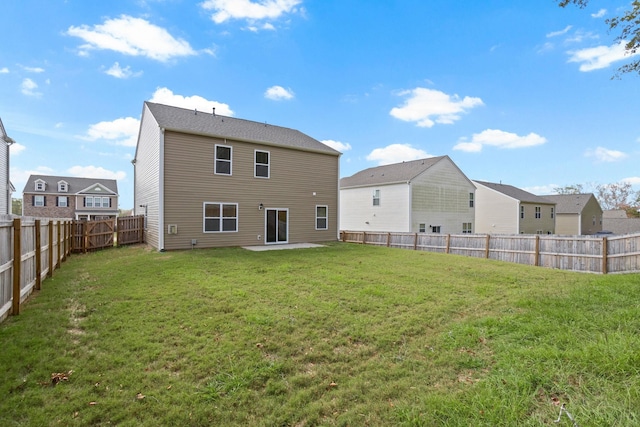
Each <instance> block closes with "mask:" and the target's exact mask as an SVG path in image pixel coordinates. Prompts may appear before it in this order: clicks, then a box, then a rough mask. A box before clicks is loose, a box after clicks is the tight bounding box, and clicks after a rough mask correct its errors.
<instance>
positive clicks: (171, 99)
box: [149, 87, 234, 116]
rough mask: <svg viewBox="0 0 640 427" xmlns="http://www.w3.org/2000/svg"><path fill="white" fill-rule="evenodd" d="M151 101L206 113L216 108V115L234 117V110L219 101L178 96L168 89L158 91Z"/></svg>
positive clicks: (196, 96)
mask: <svg viewBox="0 0 640 427" xmlns="http://www.w3.org/2000/svg"><path fill="white" fill-rule="evenodd" d="M149 101H151V102H156V103H158V104H165V105H173V106H174V107H180V108H188V109H197V110H198V111H204V112H207V113H211V112H213V109H214V108H215V109H216V114H222V115H223V116H233V115H234V112H233V110H231V108H229V105H227V104H223V103H221V102H217V101H209V100H208V99H205V98H203V97H201V96H198V95H193V96H182V95H176V94H174V93H173V92H172V91H171V90H169V89H167V88H166V87H161V88H158V89H156V91H155V92H154V93H153V96H152V97H151V99H150V100H149Z"/></svg>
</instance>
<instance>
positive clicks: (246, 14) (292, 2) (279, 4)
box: [200, 0, 302, 28]
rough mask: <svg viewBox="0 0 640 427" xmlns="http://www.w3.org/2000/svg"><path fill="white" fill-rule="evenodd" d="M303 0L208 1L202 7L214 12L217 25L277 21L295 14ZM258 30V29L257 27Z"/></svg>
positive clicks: (212, 17) (213, 15)
mask: <svg viewBox="0 0 640 427" xmlns="http://www.w3.org/2000/svg"><path fill="white" fill-rule="evenodd" d="M300 3H302V0H259V1H257V2H253V1H250V0H206V1H205V2H203V3H201V4H200V6H201V7H202V8H203V9H205V10H213V14H212V15H211V19H212V20H213V22H215V23H216V24H221V23H223V22H226V21H229V20H232V19H242V20H247V21H249V22H255V21H260V20H264V19H277V18H279V17H280V16H282V15H284V14H287V13H295V12H296V6H297V5H299V4H300ZM256 28H257V27H256Z"/></svg>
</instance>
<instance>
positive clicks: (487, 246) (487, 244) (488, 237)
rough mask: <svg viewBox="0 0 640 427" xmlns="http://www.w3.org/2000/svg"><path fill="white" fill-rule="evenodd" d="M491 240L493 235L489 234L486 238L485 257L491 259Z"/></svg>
mask: <svg viewBox="0 0 640 427" xmlns="http://www.w3.org/2000/svg"><path fill="white" fill-rule="evenodd" d="M489 239H491V235H490V234H487V237H486V238H485V243H484V244H485V248H484V257H485V258H487V259H488V258H489Z"/></svg>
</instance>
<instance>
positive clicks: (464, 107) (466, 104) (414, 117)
mask: <svg viewBox="0 0 640 427" xmlns="http://www.w3.org/2000/svg"><path fill="white" fill-rule="evenodd" d="M400 95H401V96H408V99H407V100H406V101H405V103H404V105H403V106H402V107H395V108H392V109H391V111H390V112H389V114H391V115H392V116H393V117H395V118H397V119H400V120H403V121H406V122H416V124H417V125H418V126H420V127H429V128H430V127H432V126H433V125H434V124H436V123H440V124H452V123H453V122H455V121H457V120H460V118H461V117H460V114H462V113H466V112H467V111H468V110H470V109H471V108H474V107H477V106H480V105H484V104H483V103H482V100H481V99H480V98H471V97H468V96H465V97H464V98H463V99H460V97H459V96H458V95H447V94H446V93H444V92H440V91H438V90H433V89H427V88H422V87H417V88H415V89H413V90H407V91H403V92H401V93H400Z"/></svg>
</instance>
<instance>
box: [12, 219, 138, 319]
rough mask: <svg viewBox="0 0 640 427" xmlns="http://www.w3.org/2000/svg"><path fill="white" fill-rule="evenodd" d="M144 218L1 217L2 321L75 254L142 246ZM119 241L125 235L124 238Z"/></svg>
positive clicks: (16, 310) (16, 311)
mask: <svg viewBox="0 0 640 427" xmlns="http://www.w3.org/2000/svg"><path fill="white" fill-rule="evenodd" d="M143 231H144V217H143V216H135V217H124V218H118V219H117V221H116V220H115V219H111V220H100V221H75V220H70V219H39V218H30V217H29V218H27V217H24V218H10V217H8V216H0V321H2V320H4V319H5V318H6V317H8V316H9V315H10V314H14V315H15V314H19V313H20V305H21V304H22V303H23V302H24V301H25V300H26V299H27V297H28V296H29V295H30V294H31V293H32V292H33V291H34V290H39V289H40V287H41V284H42V281H43V280H44V279H45V278H47V277H51V276H52V275H53V271H54V270H56V269H58V268H60V266H61V263H63V262H64V261H65V260H66V259H67V257H69V256H71V254H72V253H79V252H88V251H93V250H97V249H101V248H107V247H113V246H114V243H115V242H114V234H115V233H117V235H118V245H127V244H134V243H142V242H143ZM120 236H122V237H121V238H120Z"/></svg>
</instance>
